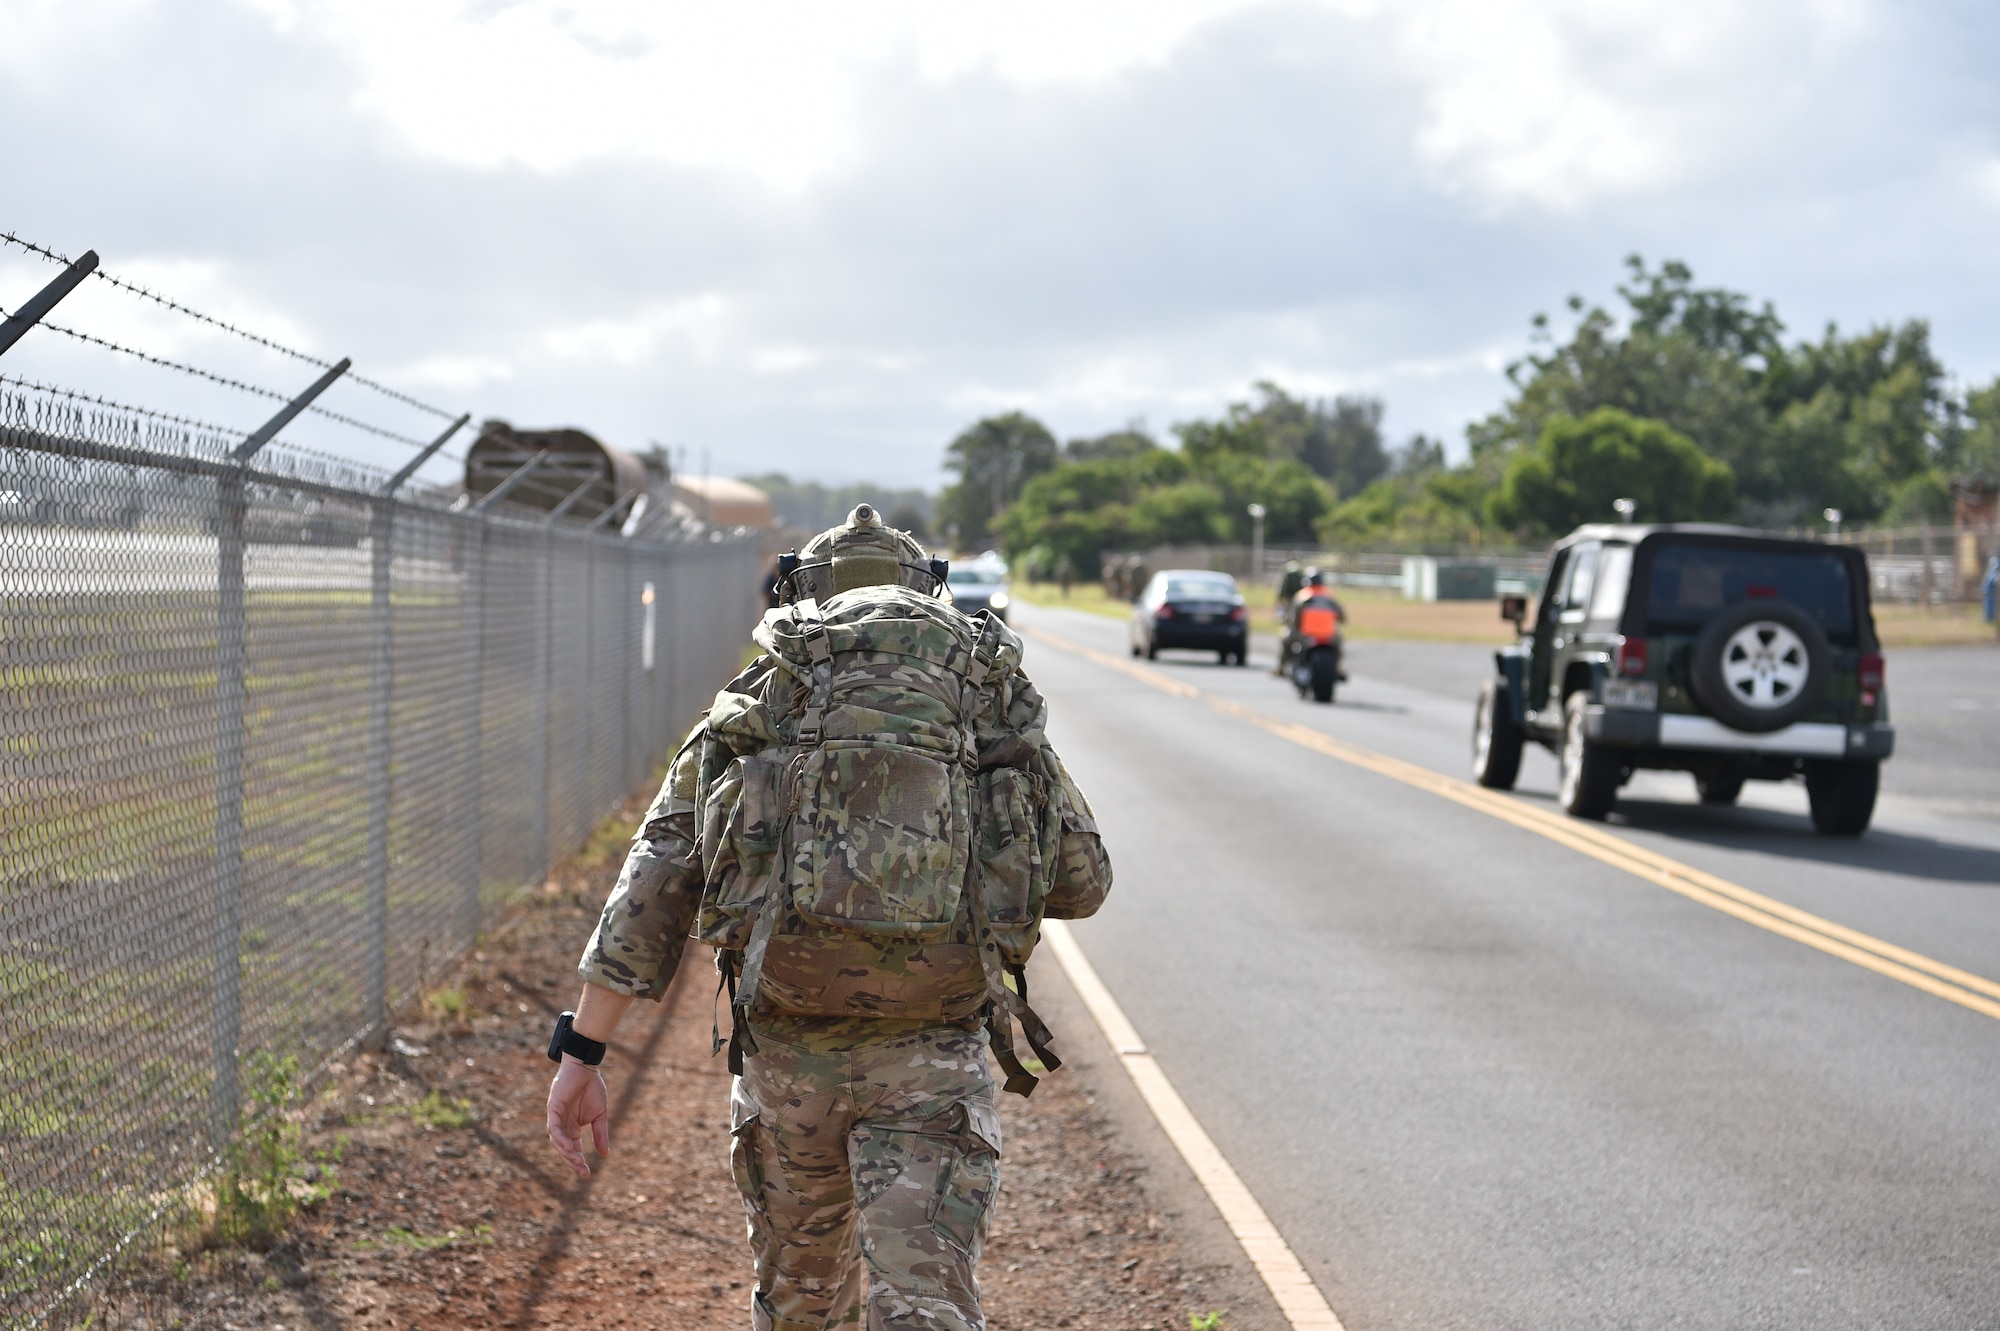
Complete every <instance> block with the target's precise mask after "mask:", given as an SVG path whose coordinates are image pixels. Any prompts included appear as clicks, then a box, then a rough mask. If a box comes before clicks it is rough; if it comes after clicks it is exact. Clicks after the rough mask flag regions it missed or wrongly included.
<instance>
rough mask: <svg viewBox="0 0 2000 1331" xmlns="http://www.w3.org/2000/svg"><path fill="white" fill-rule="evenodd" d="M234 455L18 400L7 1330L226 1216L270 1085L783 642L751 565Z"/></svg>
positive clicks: (383, 993)
mask: <svg viewBox="0 0 2000 1331" xmlns="http://www.w3.org/2000/svg"><path fill="white" fill-rule="evenodd" d="M238 442H239V441H238V440H237V439H236V438H234V437H229V436H225V435H223V434H220V433H216V432H211V431H208V430H205V429H203V428H202V427H199V426H197V425H195V424H193V423H191V422H184V421H174V420H171V419H169V418H163V417H157V416H153V415H150V414H148V413H139V412H129V411H119V410H113V409H110V408H108V407H102V406H83V405H78V404H77V403H76V402H75V401H74V400H71V399H65V398H63V397H61V396H59V395H56V394H53V393H49V392H42V391H36V390H34V389H32V388H30V387H26V386H22V385H19V384H12V385H8V384H0V1325H5V1326H9V1327H14V1326H35V1325H38V1324H41V1323H43V1322H45V1321H48V1320H50V1318H51V1316H52V1314H53V1313H54V1312H55V1311H56V1310H57V1309H58V1308H60V1307H61V1306H63V1305H64V1302H65V1300H66V1299H67V1298H68V1296H69V1295H71V1294H72V1293H74V1292H75V1291H76V1290H77V1289H78V1288H80V1287H81V1286H82V1284H84V1283H85V1282H87V1281H88V1280H89V1279H90V1278H91V1277H92V1276H93V1275H94V1274H96V1273H98V1272H99V1271H101V1270H102V1269H103V1268H104V1266H105V1265H106V1264H107V1263H108V1262H109V1261H110V1260H111V1259H113V1258H114V1257H115V1256H116V1254H117V1253H118V1252H119V1250H120V1249H121V1248H123V1247H125V1246H127V1245H129V1244H131V1243H133V1242H134V1241H135V1240H138V1239H141V1238H142V1237H143V1236H145V1235H146V1234H148V1233H149V1232H150V1231H151V1230H152V1229H153V1228H154V1227H155V1226H156V1224H157V1223H158V1221H159V1220H160V1219H161V1217H163V1216H165V1215H168V1214H169V1213H172V1212H174V1211H175V1210H176V1209H178V1208H179V1207H181V1206H183V1205H184V1204H185V1203H186V1202H187V1201H188V1200H189V1198H190V1197H191V1196H193V1195H194V1192H195V1190H196V1189H197V1188H198V1187H199V1186H200V1184H201V1182H202V1180H203V1179H204V1177H205V1176H206V1175H207V1174H209V1172H210V1171H212V1170H213V1169H214V1167H215V1165H216V1163H217V1161H218V1159H219V1158H220V1153H221V1152H222V1150H223V1149H224V1148H225V1146H226V1144H227V1143H228V1141H229V1139H230V1136H231V1134H232V1133H233V1132H234V1131H235V1128H236V1125H237V1121H238V1118H239V1116H240V1115H241V1113H242V1112H243V1103H244V1076H243V1072H242V1068H243V1065H244V1063H245V1061H246V1060H247V1059H249V1058H251V1057H252V1056H253V1055H255V1054H257V1053H259V1052H265V1053H271V1054H276V1055H281V1056H282V1055H293V1056H296V1057H297V1058H298V1059H299V1062H300V1064H301V1066H302V1067H303V1068H305V1069H307V1070H308V1071H310V1070H312V1069H315V1068H317V1067H319V1066H322V1065H324V1064H325V1063H326V1062H328V1061H329V1060H331V1059H333V1058H336V1057H338V1056H340V1055H341V1054H342V1053H343V1052H344V1051H347V1050H349V1049H351V1048H352V1047H353V1046H354V1044H355V1043H356V1042H357V1041H362V1040H365V1039H367V1038H368V1037H369V1036H371V1035H372V1034H374V1033H377V1032H379V1031H381V1030H382V1029H383V1028H384V1027H385V1025H386V1022H387V1020H388V1016H389V1014H390V1013H391V1012H392V1011H393V1010H395V1008H396V1007H397V1005H398V1004H400V1003H402V1002H403V1001H405V1000H407V999H409V998H410V997H412V996H413V995H415V994H416V993H418V992H419V990H420V989H421V988H422V987H423V985H424V983H425V980H426V977H427V976H430V975H434V974H436V973H437V972H438V971H439V970H440V969H441V968H442V966H443V965H444V964H445V963H446V962H447V960H448V959H449V958H451V957H453V956H454V955H456V954H458V953H461V952H463V951H465V950H466V949H467V947H468V946H469V945H470V944H471V943H472V941H473V939H474V937H475V935H476V933H477V931H478V929H479V928H480V925H481V923H482V922H483V921H485V920H487V919H488V918H490V916H491V913H492V912H493V911H494V910H495V909H496V908H497V907H499V906H500V905H501V904H502V903H503V902H505V901H506V900H507V899H508V898H509V897H510V895H512V894H513V893H514V892H515V891H516V890H517V889H519V888H520V887H521V886H522V885H524V884H528V883H536V882H539V881H541V880H542V878H543V877H544V876H545V875H546V873H547V872H548V870H549V869H550V867H551V866H552V865H553V864H554V863H556V862H558V861H559V860H560V859H562V858H563V857H564V856H566V855H567V854H568V853H570V852H571V851H572V850H573V849H574V848H576V847H577V846H579V845H580V844H581V843H582V842H583V840H584V839H585V837H586V836H587V835H588V833H589V832H590V830H591V828H592V826H593V824H594V822H595V821H596V820H597V819H598V818H599V817H600V816H601V815H603V814H604V813H605V812H606V811H607V810H608V809H610V808H611V806H612V805H613V804H614V803H615V802H616V801H617V800H618V799H620V798H621V797H622V796H623V795H625V794H626V793H627V792H629V791H630V790H632V789H633V788H634V787H635V786H637V785H638V784H639V783H640V782H642V781H643V780H644V779H645V778H646V776H647V774H648V773H649V772H650V771H651V770H653V768H654V767H655V766H656V765H657V764H658V763H659V762H660V761H661V760H662V758H663V757H664V756H665V753H666V750H667V748H668V746H669V745H670V744H671V743H672V742H673V741H674V739H675V738H676V737H677V732H678V731H679V730H680V728H681V727H683V726H685V725H686V724H687V723H688V722H689V721H690V720H691V719H692V715H693V713H694V712H695V711H696V710H697V709H698V708H699V707H700V706H701V705H702V704H703V702H704V700H705V699H706V697H707V696H708V695H710V694H711V693H712V691H713V690H714V688H715V687H716V686H717V685H718V684H719V683H720V682H721V681H722V680H723V679H724V678H726V677H727V676H728V674H729V673H730V672H731V670H732V669H733V668H734V666H735V664H736V662H737V661H738V659H739V658H740V656H741V653H742V651H743V647H744V644H745V642H746V641H747V632H748V629H749V627H750V625H751V624H752V623H753V622H754V618H755V614H756V595H755V594H756V576H757V573H758V553H757V548H756V545H755V542H754V541H753V540H752V539H749V538H747V537H720V536H719V535H718V536H717V537H716V538H713V539H702V540H699V541H690V542H684V543H667V542H663V541H660V540H649V539H638V538H635V539H621V538H620V536H619V535H618V534H617V533H616V531H615V530H611V529H606V528H603V527H601V526H597V527H590V526H586V524H584V523H581V522H573V521H569V520H567V519H563V518H551V517H549V515H548V514H546V513H543V512H538V511H534V510H528V509H514V508H511V507H509V506H508V505H507V504H506V503H504V502H502V503H497V504H493V505H491V506H489V507H487V508H486V509H485V510H484V511H480V510H478V509H475V508H467V507H466V506H465V505H464V502H463V500H458V497H457V496H456V494H455V493H453V492H448V491H441V490H434V489H426V488H422V487H411V488H407V489H404V490H401V491H398V492H397V494H396V497H395V498H393V499H389V498H384V497H383V493H382V491H383V482H384V478H383V477H382V476H380V475H378V474H376V473H374V472H372V471H369V470H368V469H365V468H361V467H358V466H355V465H352V464H348V463H342V462H338V461H335V460H333V459H328V458H322V457H317V456H313V455H309V454H306V453H303V452H300V451H297V450H287V449H285V448H283V447H282V446H279V445H272V446H270V447H268V448H266V449H265V450H264V451H263V452H261V453H259V454H257V455H256V458H255V461H254V463H241V462H236V461H233V460H232V447H233V446H234V445H236V444H237V443H238ZM454 500H458V502H457V505H456V506H454Z"/></svg>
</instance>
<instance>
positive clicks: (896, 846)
mask: <svg viewBox="0 0 2000 1331" xmlns="http://www.w3.org/2000/svg"><path fill="white" fill-rule="evenodd" d="M967 784H968V783H967V781H966V776H965V769H964V768H963V767H962V766H961V765H960V764H959V763H957V762H956V761H950V760H946V759H942V758H941V757H939V756H938V755H936V754H933V753H929V752H926V751H924V750H922V749H918V748H914V747H911V746H908V745H903V744H897V743H877V742H871V741H866V740H851V739H849V740H829V741H827V742H825V743H823V744H821V745H820V746H819V747H817V748H814V749H810V750H808V751H807V752H806V754H805V758H804V760H803V762H802V764H801V767H800V775H799V813H798V817H797V831H796V833H795V835H796V838H797V840H798V842H799V843H800V844H799V852H800V853H799V854H798V855H797V856H796V857H795V862H796V861H803V862H804V867H805V868H806V869H807V872H806V874H805V876H804V881H802V882H795V884H794V893H795V902H796V905H797V908H798V911H799V913H800V914H801V915H803V916H804V917H805V918H807V919H808V920H811V921H813V922H814V923H816V924H819V925H822V926H826V927H829V928H834V929H839V930H842V931H845V932H848V933H856V934H864V935H869V936H872V937H876V938H882V939H889V938H900V939H906V940H909V941H911V942H932V943H935V942H941V941H943V940H944V939H945V938H946V936H947V935H948V934H949V933H950V931H951V927H952V922H953V920H954V918H955V917H956V916H957V914H958V908H959V901H960V898H961V897H962V896H963V894H964V889H965V877H966V865H967V860H968V859H969V856H970V847H969V846H968V845H967V844H966V842H967V829H968V827H969V826H970V823H971V818H970V809H969V807H968V806H969V803H970V797H969V792H968V790H967Z"/></svg>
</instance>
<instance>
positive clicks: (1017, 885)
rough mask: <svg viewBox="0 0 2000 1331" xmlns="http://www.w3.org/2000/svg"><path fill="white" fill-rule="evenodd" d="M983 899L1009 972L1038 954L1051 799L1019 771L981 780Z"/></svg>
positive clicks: (1003, 770)
mask: <svg viewBox="0 0 2000 1331" xmlns="http://www.w3.org/2000/svg"><path fill="white" fill-rule="evenodd" d="M978 799H979V879H978V881H979V894H980V903H981V905H982V906H984V907H985V913H986V924H987V928H988V929H989V930H990V931H991V932H992V935H993V940H994V942H996V943H998V944H999V945H1000V952H1001V955H1002V957H1003V958H1005V960H1006V962H1007V964H1008V965H1010V966H1018V965H1023V964H1025V963H1026V962H1027V959H1028V954H1029V953H1030V952H1032V951H1034V947H1035V936H1036V933H1037V929H1036V924H1037V921H1038V920H1039V919H1040V917H1041V913H1042V900H1043V898H1044V897H1046V896H1047V895H1048V890H1049V879H1050V876H1051V874H1052V872H1053V869H1054V865H1053V863H1052V859H1051V856H1050V855H1049V854H1048V853H1047V852H1048V851H1050V850H1053V849H1054V843H1053V839H1052V838H1050V839H1048V841H1047V844H1046V846H1045V837H1044V829H1043V823H1044V822H1046V821H1047V817H1046V815H1047V812H1048V799H1047V796H1046V793H1045V792H1044V790H1043V783H1042V779H1041V777H1040V776H1039V775H1037V774H1036V773H1034V772H1031V771H1028V770H1027V769H1026V768H1021V767H995V768H991V769H989V770H987V771H984V772H981V773H980V774H979V777H978Z"/></svg>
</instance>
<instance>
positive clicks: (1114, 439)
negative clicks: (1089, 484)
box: [1063, 421, 1160, 462]
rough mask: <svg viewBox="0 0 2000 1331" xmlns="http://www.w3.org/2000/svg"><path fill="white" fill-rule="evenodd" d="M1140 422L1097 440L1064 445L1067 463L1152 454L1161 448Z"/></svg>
mask: <svg viewBox="0 0 2000 1331" xmlns="http://www.w3.org/2000/svg"><path fill="white" fill-rule="evenodd" d="M1159 446H1160V445H1159V443H1158V442H1157V441H1156V440H1155V439H1154V438H1153V436H1151V435H1149V434H1147V433H1146V431H1145V429H1144V428H1143V426H1142V425H1141V424H1140V423H1139V422H1136V421H1135V422H1133V423H1132V424H1130V425H1128V426H1126V427H1125V428H1124V429H1122V430H1113V431H1112V432H1111V433H1110V434H1101V435H1098V436H1097V437H1096V438H1095V439H1072V440H1070V441H1069V442H1068V443H1067V444H1064V445H1063V460H1064V461H1065V462H1095V461H1097V460H1098V459H1100V458H1129V457H1137V456H1138V455H1139V454H1141V453H1150V452H1152V451H1154V450H1155V449H1157V448H1158V447H1159Z"/></svg>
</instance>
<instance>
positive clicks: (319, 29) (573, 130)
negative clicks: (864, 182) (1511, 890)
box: [258, 0, 1246, 189]
mask: <svg viewBox="0 0 2000 1331" xmlns="http://www.w3.org/2000/svg"><path fill="white" fill-rule="evenodd" d="M1245 2H1246V0H1116V2H1113V0H1107V2H1106V3H1097V4H1092V5H1087V6H1078V5H1074V4H1063V3H1054V2H1052V0H1031V2H1029V3H1019V4H1014V5H1010V6H1007V7H1006V8H1005V9H1004V10H1000V9H989V8H984V7H974V6H970V5H939V4H935V3H931V2H930V0H897V2H895V3H879V4H871V5H867V6H854V5H838V4H826V3H823V2H821V0H742V2H740V3H731V4H706V3H674V4H662V3H657V2H656V0H598V3H594V4H591V5H589V6H577V5H574V4H570V3H565V2H563V0H525V2H524V3H517V4H508V5H504V6H493V5H481V4H472V3H466V2H465V0H340V3H333V2H332V0H258V7H259V8H260V9H262V10H264V11H265V12H267V13H270V14H272V15H273V16H274V18H275V20H276V21H277V22H278V23H279V24H280V25H281V27H282V28H285V29H291V28H294V27H297V28H301V29H303V30H305V31H307V32H310V33H311V34H312V35H313V36H314V37H315V38H316V39H320V40H328V41H332V42H335V43H337V44H338V45H340V46H341V47H342V48H344V49H346V50H347V51H348V52H350V53H351V55H352V57H353V58H354V59H355V60H356V61H357V63H358V65H359V67H360V69H361V71H362V81H361V86H360V87H359V88H358V90H357V91H356V93H355V94H354V102H355V105H356V106H357V107H359V108H361V109H364V110H367V111H370V112H373V113H376V114H379V115H380V116H382V117H383V118H384V119H385V120H386V121H387V122H388V123H389V124H390V125H392V126H393V127H394V128H395V129H396V130H397V131H398V132H400V133H401V134H403V135H404V136H405V137H406V138H407V139H408V140H409V141H410V142H411V143H412V144H414V145H416V146H417V147H418V148H419V149H420V150H421V151H424V152H426V153H430V154H434V155H436V156H438V157H440V158H443V159H444V160H446V161H450V162H454V163H458V164H462V165H468V166H477V167H491V166H495V165H499V164H501V163H505V162H520V163H523V164H526V165H528V166H530V167H533V168H535V169H537V170H542V171H557V170H561V169H563V168H565V167H569V166H573V165H575V164H577V163H579V162H583V161H588V160H593V159H602V158H621V157H627V158H653V159H657V160H661V161H666V162H671V163H674V164H675V165H679V166H693V167H705V168H716V169H723V170H728V171H732V172H741V173H744V174H748V175H750V176H753V177H755V178H757V179H759V180H761V181H763V182H765V183H767V184H770V185H773V186H776V187H779V188H783V189H797V188H800V187H802V186H803V185H805V184H806V183H807V182H809V181H811V180H813V179H816V178H819V177H822V176H824V175H826V174H827V173H829V172H831V171H834V170H836V169H838V168H839V167H840V166H841V165H843V164H845V163H847V162H848V161H850V160H851V159H852V157H853V155H854V153H855V151H856V150H857V147H858V145H857V141H856V134H857V131H858V129H859V126H858V125H857V123H856V117H855V104H856V100H857V96H858V95H859V93H860V92H861V90H862V88H863V86H864V85H865V84H866V83H867V82H868V81H870V80H871V79H874V78H877V77H880V76H881V74H882V72H883V71H884V70H885V69H889V68H903V69H908V70H911V71H914V72H915V73H917V74H918V75H919V76H920V77H923V78H927V79H932V80H944V79H950V78H953V77H956V76H959V75H961V74H965V73H967V72H969V71H975V70H991V71H993V72H995V73H997V74H998V75H1000V76H1001V77H1004V78H1008V79H1017V80H1023V81H1030V82H1032V81H1038V80H1052V79H1093V78H1101V77H1104V76H1106V75H1109V74H1112V73H1116V72H1117V71H1119V70H1122V69H1125V68H1128V67H1130V66H1132V65H1134V64H1140V63H1146V62H1158V61H1160V60H1162V59H1164V58H1165V57H1166V55H1167V53H1168V52H1169V51H1170V50H1171V49H1172V47H1173V45H1174V44H1175V43H1176V42H1177V41H1179V40H1180V39H1181V38H1182V37H1183V36H1185V35H1186V33H1187V32H1188V31H1189V30H1191V29H1192V28H1194V27H1195V26H1197V25H1198V24H1200V23H1201V22H1202V21H1203V20H1205V19H1207V18H1209V17H1211V16H1213V15H1215V14H1217V13H1222V12H1227V11H1228V10H1231V9H1239V8H1242V7H1243V6H1244V4H1245Z"/></svg>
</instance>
